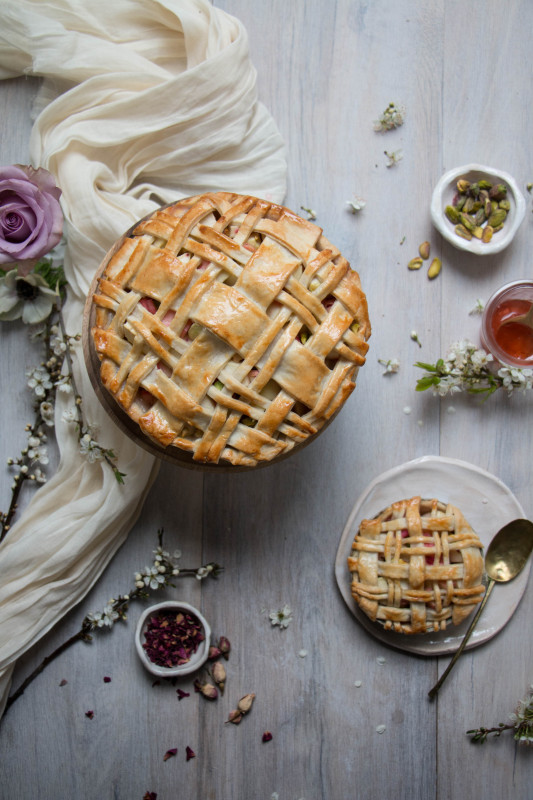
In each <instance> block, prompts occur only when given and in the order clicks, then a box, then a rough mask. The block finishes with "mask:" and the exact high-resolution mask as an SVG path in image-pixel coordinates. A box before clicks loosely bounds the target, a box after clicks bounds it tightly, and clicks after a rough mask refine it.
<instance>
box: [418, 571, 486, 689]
mask: <svg viewBox="0 0 533 800" xmlns="http://www.w3.org/2000/svg"><path fill="white" fill-rule="evenodd" d="M494 583H495V582H494V581H493V580H492V578H489V581H488V584H487V591H486V592H485V596H484V597H483V600H482V601H481V604H480V605H479V608H478V610H477V611H476V614H475V616H474V618H473V620H472V622H471V623H470V627H469V628H468V630H467V632H466V633H465V635H464V636H463V641H462V642H461V644H460V645H459V648H458V650H457V651H456V652H455V653H454V655H453V658H452V659H451V661H450V663H449V664H448V666H447V667H446V669H445V670H444V672H443V673H442V675H441V676H440V678H439V679H438V681H437V683H436V684H435V686H434V687H433V689H431V690H430V691H429V692H428V696H429V698H430V699H431V700H433V698H434V697H435V695H436V694H437V692H438V691H439V689H440V687H441V686H442V684H443V683H444V681H445V680H446V678H447V677H448V675H449V673H450V672H451V671H452V667H453V666H454V664H455V662H456V661H457V659H458V658H459V656H460V655H461V653H462V652H463V650H464V649H465V646H466V643H467V642H468V640H469V639H470V636H471V634H472V631H473V630H474V628H475V627H476V624H477V621H478V619H479V618H480V616H481V612H482V611H483V609H484V608H485V604H486V602H487V600H488V599H489V595H490V593H491V592H492V590H493V588H494Z"/></svg>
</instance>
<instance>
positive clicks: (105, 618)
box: [87, 605, 119, 628]
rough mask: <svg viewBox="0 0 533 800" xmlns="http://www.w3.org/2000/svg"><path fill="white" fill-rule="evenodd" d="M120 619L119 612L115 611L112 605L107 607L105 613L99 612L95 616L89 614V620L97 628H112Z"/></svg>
mask: <svg viewBox="0 0 533 800" xmlns="http://www.w3.org/2000/svg"><path fill="white" fill-rule="evenodd" d="M118 618H119V614H118V611H115V610H114V608H113V606H112V605H106V606H105V608H104V610H103V611H97V612H96V613H95V614H87V619H88V620H90V622H92V623H93V625H94V627H96V628H103V627H106V628H111V627H112V626H113V623H114V622H115V621H116V620H117V619H118Z"/></svg>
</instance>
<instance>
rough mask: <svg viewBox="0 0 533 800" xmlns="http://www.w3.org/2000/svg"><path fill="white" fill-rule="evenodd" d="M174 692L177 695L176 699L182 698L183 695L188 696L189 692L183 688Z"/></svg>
mask: <svg viewBox="0 0 533 800" xmlns="http://www.w3.org/2000/svg"><path fill="white" fill-rule="evenodd" d="M176 694H177V695H178V700H183V698H184V697H190V696H191V695H190V693H189V692H184V691H183V689H176Z"/></svg>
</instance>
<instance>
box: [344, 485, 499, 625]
mask: <svg viewBox="0 0 533 800" xmlns="http://www.w3.org/2000/svg"><path fill="white" fill-rule="evenodd" d="M348 568H349V570H350V572H351V574H352V583H351V589H352V596H353V597H354V599H355V600H356V602H357V603H358V605H359V607H360V608H361V609H362V610H363V611H364V612H365V614H367V616H369V617H370V619H372V620H374V621H376V620H377V621H378V622H380V623H381V624H383V626H384V627H385V628H386V629H388V630H393V631H396V632H397V633H428V632H430V631H439V630H445V629H446V625H447V623H448V622H450V621H451V622H452V623H453V624H454V625H458V624H459V623H461V622H462V621H463V620H464V619H465V618H466V617H467V616H468V615H469V614H470V613H471V612H472V611H473V609H474V608H475V606H476V605H477V604H478V603H479V602H480V601H481V599H482V597H483V594H484V592H485V589H484V586H483V584H482V583H481V578H482V576H483V556H482V545H481V542H480V540H479V538H478V537H477V535H476V534H475V533H474V531H473V530H472V528H471V527H470V525H469V524H468V522H467V521H466V520H465V518H464V516H463V515H462V513H461V512H460V511H459V509H457V508H455V507H454V506H452V505H450V504H449V503H448V504H444V503H441V502H439V501H438V500H422V499H421V498H420V497H412V498H410V499H409V500H401V501H399V502H397V503H393V504H392V505H391V506H389V507H388V508H386V509H385V510H384V511H382V512H381V513H380V514H378V516H377V517H375V518H374V519H370V520H368V519H365V520H363V521H362V522H361V525H360V527H359V531H358V533H357V535H356V536H355V539H354V542H353V545H352V553H351V556H350V557H349V558H348Z"/></svg>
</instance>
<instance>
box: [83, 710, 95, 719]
mask: <svg viewBox="0 0 533 800" xmlns="http://www.w3.org/2000/svg"><path fill="white" fill-rule="evenodd" d="M85 716H86V717H89V719H92V718H93V717H94V711H86V712H85Z"/></svg>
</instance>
